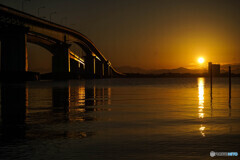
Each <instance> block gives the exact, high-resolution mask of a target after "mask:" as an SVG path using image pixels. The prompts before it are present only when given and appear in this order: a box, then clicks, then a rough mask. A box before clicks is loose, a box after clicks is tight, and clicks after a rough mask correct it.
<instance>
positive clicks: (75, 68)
mask: <svg viewBox="0 0 240 160" xmlns="http://www.w3.org/2000/svg"><path fill="white" fill-rule="evenodd" d="M70 72H71V73H80V64H79V62H78V61H76V60H74V59H70Z"/></svg>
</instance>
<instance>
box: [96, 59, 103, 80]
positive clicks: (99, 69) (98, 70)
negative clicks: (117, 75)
mask: <svg viewBox="0 0 240 160" xmlns="http://www.w3.org/2000/svg"><path fill="white" fill-rule="evenodd" d="M96 77H97V78H102V77H103V63H102V61H100V60H98V59H97V60H96Z"/></svg>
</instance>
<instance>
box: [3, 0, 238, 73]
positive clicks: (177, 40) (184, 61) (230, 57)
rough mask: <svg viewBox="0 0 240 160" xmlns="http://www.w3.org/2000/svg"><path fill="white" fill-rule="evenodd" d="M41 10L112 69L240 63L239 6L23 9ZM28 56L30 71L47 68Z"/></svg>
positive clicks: (113, 0)
mask: <svg viewBox="0 0 240 160" xmlns="http://www.w3.org/2000/svg"><path fill="white" fill-rule="evenodd" d="M4 3H5V5H8V6H11V7H14V8H17V9H19V8H20V6H21V4H20V3H16V2H12V1H9V2H7V1H6V2H4ZM4 3H3V4H4ZM56 3H58V5H55V4H56ZM42 5H44V6H45V7H46V8H45V9H42V11H41V15H42V16H46V17H48V15H49V13H50V12H51V11H56V12H57V14H56V15H54V16H53V21H54V22H56V23H62V24H63V25H67V26H68V27H71V28H74V29H76V30H78V31H80V32H82V33H83V34H85V35H87V36H88V37H89V38H90V39H91V40H92V41H93V42H94V43H95V44H96V46H97V47H98V48H99V49H100V50H101V51H102V53H103V54H104V55H105V56H106V57H107V58H108V59H109V60H110V61H111V62H112V64H113V65H114V66H135V67H140V68H145V69H161V68H178V67H187V68H198V67H202V66H199V64H197V58H198V57H204V58H205V60H206V62H208V61H212V62H215V63H221V64H226V63H239V62H240V56H239V55H240V45H239V43H240V9H239V8H240V1H239V0H101V1H99V0H90V1H86V0H72V1H71V2H70V1H66V0H51V1H47V0H42V1H38V2H36V1H32V2H29V3H26V4H25V10H26V12H28V13H30V14H36V12H37V8H38V7H39V6H42ZM63 17H67V18H65V21H66V22H64V21H63ZM66 19H67V20H66ZM40 50H41V49H40ZM29 52H30V53H29V54H30V56H29V57H30V60H31V62H29V63H30V67H32V68H35V69H36V68H40V69H41V68H43V66H42V64H44V65H45V66H47V68H48V67H49V66H51V64H50V63H51V60H49V61H45V59H46V57H48V58H49V57H51V56H50V54H49V53H47V51H45V50H41V51H39V49H38V48H37V47H30V49H29ZM32 52H34V53H32ZM40 52H41V53H40ZM43 57H45V58H43ZM45 68H46V67H45Z"/></svg>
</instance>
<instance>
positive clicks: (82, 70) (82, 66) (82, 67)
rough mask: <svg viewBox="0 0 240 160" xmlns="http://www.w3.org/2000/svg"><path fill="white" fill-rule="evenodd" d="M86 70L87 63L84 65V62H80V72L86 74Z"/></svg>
mask: <svg viewBox="0 0 240 160" xmlns="http://www.w3.org/2000/svg"><path fill="white" fill-rule="evenodd" d="M84 72H85V65H83V64H82V63H80V74H81V75H84Z"/></svg>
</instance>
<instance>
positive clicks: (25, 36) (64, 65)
mask: <svg viewBox="0 0 240 160" xmlns="http://www.w3.org/2000/svg"><path fill="white" fill-rule="evenodd" d="M0 28H1V34H0V35H1V36H0V40H1V73H2V75H3V76H2V77H1V79H12V78H13V77H15V78H16V79H18V78H20V79H21V77H20V76H23V75H24V76H26V75H27V73H29V74H31V75H33V76H36V75H34V74H32V73H30V72H28V52H27V42H30V43H34V44H37V45H39V46H41V47H43V48H45V49H47V50H48V51H49V52H50V53H51V54H52V55H53V56H52V74H51V76H50V77H52V78H57V79H69V78H81V77H82V78H108V77H111V76H112V74H111V73H112V71H111V67H110V65H109V63H108V62H106V61H105V62H104V61H102V60H101V59H100V58H98V57H97V56H96V55H95V54H94V53H92V52H91V51H90V50H89V49H88V48H87V47H85V46H84V45H83V44H82V43H79V42H77V43H76V44H78V45H79V46H80V47H81V48H82V49H83V50H84V51H85V52H86V56H85V57H83V58H81V57H79V56H78V55H76V54H74V53H73V52H72V51H70V49H69V47H70V46H71V44H70V43H67V42H61V41H59V40H56V39H53V38H50V37H46V36H42V35H37V34H35V33H31V32H29V30H28V28H26V27H19V26H17V27H12V26H11V27H0ZM29 74H28V75H27V76H26V77H27V79H28V77H29ZM30 79H32V78H30Z"/></svg>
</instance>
